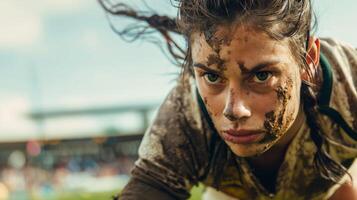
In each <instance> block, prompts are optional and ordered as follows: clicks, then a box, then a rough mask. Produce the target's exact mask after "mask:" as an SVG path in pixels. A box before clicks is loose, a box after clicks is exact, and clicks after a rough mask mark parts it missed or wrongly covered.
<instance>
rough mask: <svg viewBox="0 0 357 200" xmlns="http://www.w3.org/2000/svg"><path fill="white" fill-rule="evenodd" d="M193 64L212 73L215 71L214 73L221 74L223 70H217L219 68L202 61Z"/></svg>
mask: <svg viewBox="0 0 357 200" xmlns="http://www.w3.org/2000/svg"><path fill="white" fill-rule="evenodd" d="M193 66H194V67H197V68H201V69H203V70H205V71H207V72H210V73H214V74H221V72H219V71H217V70H214V69H211V68H209V67H207V66H206V65H204V64H202V63H193Z"/></svg>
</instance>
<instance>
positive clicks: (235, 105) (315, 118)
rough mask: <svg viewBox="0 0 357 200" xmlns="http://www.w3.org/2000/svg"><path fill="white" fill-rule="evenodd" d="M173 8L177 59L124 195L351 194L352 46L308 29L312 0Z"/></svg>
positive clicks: (356, 62) (356, 58) (211, 2)
mask: <svg viewBox="0 0 357 200" xmlns="http://www.w3.org/2000/svg"><path fill="white" fill-rule="evenodd" d="M178 9H179V17H178V21H177V25H178V26H177V27H178V29H177V30H179V32H181V33H182V34H184V36H185V37H186V40H187V46H188V48H187V53H186V58H185V63H184V65H183V66H184V70H183V73H182V74H181V76H180V79H179V80H178V82H177V86H176V87H175V88H174V89H173V90H172V91H171V93H170V94H169V96H168V97H167V98H166V100H165V102H164V103H163V104H162V105H161V107H160V110H159V113H158V115H157V117H156V119H155V120H154V123H153V124H152V125H151V127H150V128H149V129H148V131H147V132H146V134H145V136H144V139H143V141H142V144H141V146H140V149H139V160H138V161H137V162H136V165H135V167H134V169H133V171H132V178H131V180H130V182H129V183H128V185H127V186H126V187H125V189H124V191H123V192H122V199H187V198H188V197H189V191H190V188H191V187H192V186H193V185H196V184H198V183H203V184H204V185H205V186H207V190H206V193H205V195H204V198H206V199H222V198H226V199H355V198H356V199H357V195H356V194H357V189H356V188H355V187H354V186H353V184H352V180H353V179H351V178H352V177H354V176H355V175H357V174H356V173H354V172H353V171H351V170H352V169H353V166H354V165H353V161H354V159H355V157H356V155H357V151H356V147H357V142H356V139H357V133H356V129H357V116H356V114H357V108H356V105H357V92H356V87H357V80H356V76H357V52H356V50H355V49H353V48H352V47H350V46H348V45H346V44H343V43H340V42H337V41H335V40H332V39H319V38H316V37H314V36H310V34H309V33H310V29H311V27H312V25H311V24H312V22H311V21H312V10H311V3H310V1H309V0H269V1H261V0H247V1H237V0H181V1H179V6H178ZM158 21H159V22H160V20H158ZM148 22H150V21H148ZM149 24H150V23H149ZM152 24H153V23H152ZM157 30H159V31H161V33H164V32H163V30H164V29H163V28H158V29H157ZM175 30H176V29H175ZM349 175H350V176H351V177H350V178H349V177H348V176H349Z"/></svg>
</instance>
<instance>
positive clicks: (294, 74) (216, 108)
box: [191, 26, 301, 156]
mask: <svg viewBox="0 0 357 200" xmlns="http://www.w3.org/2000/svg"><path fill="white" fill-rule="evenodd" d="M191 45H192V60H193V68H194V73H195V78H196V84H197V87H198V90H199V93H200V95H201V97H202V99H203V100H204V103H205V105H206V108H207V110H208V112H209V114H210V116H211V118H212V120H213V123H214V125H215V127H216V129H217V131H218V133H219V134H220V136H221V137H222V138H223V139H224V141H225V142H226V143H227V144H228V146H229V147H230V148H231V150H232V151H233V152H234V153H235V154H236V155H238V156H255V155H259V154H261V153H263V152H265V151H266V150H268V149H269V148H270V147H272V146H273V145H274V144H275V143H277V144H279V141H281V140H280V139H281V138H283V137H284V136H286V133H287V131H288V129H289V128H290V127H291V125H292V123H293V122H294V120H295V119H296V117H297V114H298V111H299V105H300V86H301V79H300V70H299V67H298V64H297V62H296V61H295V60H294V58H293V56H292V54H291V52H290V49H289V45H288V41H287V40H282V41H276V40H273V39H271V38H270V37H269V36H268V35H267V34H266V33H264V32H261V31H257V30H255V29H253V28H251V27H247V26H230V27H228V26H224V27H223V26H221V27H217V28H216V29H215V30H211V32H210V31H207V32H204V33H197V32H196V33H193V34H192V36H191ZM293 53H294V52H293Z"/></svg>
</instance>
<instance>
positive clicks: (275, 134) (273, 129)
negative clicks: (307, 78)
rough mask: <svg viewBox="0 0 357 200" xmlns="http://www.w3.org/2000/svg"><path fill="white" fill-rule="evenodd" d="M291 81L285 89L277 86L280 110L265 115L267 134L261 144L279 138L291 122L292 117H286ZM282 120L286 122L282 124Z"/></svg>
mask: <svg viewBox="0 0 357 200" xmlns="http://www.w3.org/2000/svg"><path fill="white" fill-rule="evenodd" d="M292 84H293V83H292V81H291V80H288V81H287V84H286V86H285V87H282V86H279V87H278V88H277V89H276V94H277V97H278V101H279V102H280V108H279V109H278V110H277V111H270V112H268V113H266V114H265V118H266V119H265V121H264V127H265V129H266V130H267V132H268V136H269V137H267V138H266V139H265V140H263V141H261V142H267V141H269V140H270V141H273V140H275V139H277V138H279V137H281V135H282V134H284V132H285V131H286V129H287V126H288V125H289V124H290V122H291V121H292V120H293V117H292V116H286V117H285V112H286V106H287V104H288V101H289V100H290V99H291V95H290V92H289V91H290V90H291V88H292ZM284 118H286V122H285V123H284Z"/></svg>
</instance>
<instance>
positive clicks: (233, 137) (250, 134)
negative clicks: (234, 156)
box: [222, 129, 265, 144]
mask: <svg viewBox="0 0 357 200" xmlns="http://www.w3.org/2000/svg"><path fill="white" fill-rule="evenodd" d="M264 135H265V132H264V131H262V130H245V129H240V130H234V129H229V130H225V131H223V134H222V137H223V139H224V140H226V141H229V142H232V143H235V144H252V143H256V142H258V141H260V140H261V139H263V137H264Z"/></svg>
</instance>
